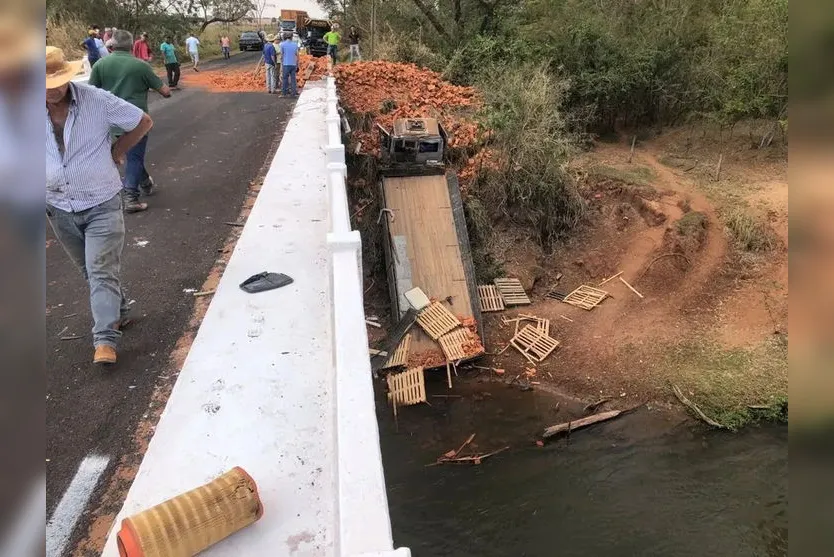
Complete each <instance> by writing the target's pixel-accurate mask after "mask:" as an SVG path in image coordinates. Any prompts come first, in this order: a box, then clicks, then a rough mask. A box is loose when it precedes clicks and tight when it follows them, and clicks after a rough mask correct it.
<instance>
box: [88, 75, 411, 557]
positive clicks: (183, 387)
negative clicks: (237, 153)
mask: <svg viewBox="0 0 834 557" xmlns="http://www.w3.org/2000/svg"><path fill="white" fill-rule="evenodd" d="M337 102H338V101H337V94H336V87H335V83H334V81H333V79H332V78H328V79H327V80H326V82H317V83H308V84H307V86H305V88H304V90H303V92H302V94H301V97H300V98H299V100H298V103H297V105H296V107H295V110H294V112H293V116H292V118H291V119H290V121H289V123H288V124H287V128H286V131H285V133H284V137H283V139H282V141H281V145H280V146H279V148H278V151H277V153H276V154H275V158H274V160H273V161H272V165H271V167H270V170H269V172H268V173H267V176H266V178H265V180H264V184H263V186H262V188H261V191H260V193H259V194H258V198H257V200H256V202H255V205H254V207H253V209H252V212H251V214H250V216H249V219H248V220H247V222H246V225H245V226H244V228H243V231H242V233H241V237H240V239H239V240H238V243H237V245H236V247H235V250H234V252H233V254H232V256H231V258H230V260H229V262H228V265H227V267H226V270H225V272H224V274H223V277H222V279H221V280H220V283H219V285H218V287H217V292H216V293H215V295H214V297H213V299H212V301H211V305H210V306H209V309H208V311H207V313H206V316H205V318H204V320H203V323H202V324H201V326H200V329H199V331H198V333H197V335H196V337H195V340H194V343H193V345H192V347H191V350H190V352H189V354H188V357H187V359H186V361H185V363H184V365H183V368H182V370H181V372H180V374H179V377H178V379H177V382H176V385H175V386H174V389H173V391H172V393H171V396H170V398H169V400H168V402H167V405H166V407H165V410H164V411H163V413H162V416H161V418H160V421H159V424H158V426H157V428H156V432H155V434H154V436H153V439H152V440H151V442H150V444H149V446H148V450H147V452H146V454H145V457H144V459H143V461H142V464H141V466H140V468H139V471H138V473H137V476H136V479H135V480H134V482H133V485H132V486H131V488H130V491H129V493H128V495H127V498H126V500H125V503H124V505H123V508H122V510H121V512H120V513H119V515H118V517H117V519H116V521H115V522H114V525H113V527H112V528H111V532H110V535H109V538H108V541H107V544H106V546H105V549H104V552H103V555H104V556H106V557H116V556H117V555H118V551H117V548H116V532H117V531H118V529H119V528H120V525H121V520H122V519H123V518H124V517H126V516H129V515H131V514H134V513H136V512H138V511H141V510H144V509H146V508H148V507H151V506H153V505H156V504H158V503H161V502H162V501H164V500H166V499H168V498H170V497H173V496H175V495H178V494H179V493H182V492H184V491H187V490H189V489H192V488H194V487H196V486H198V485H201V484H203V483H205V482H208V481H210V480H212V479H213V478H215V477H216V476H218V475H220V474H221V473H223V472H225V471H226V470H228V469H230V468H232V467H233V466H242V467H243V468H245V469H246V470H247V471H248V472H249V473H250V474H251V475H252V477H253V478H254V479H255V481H256V482H257V484H258V488H259V492H260V494H261V498H262V500H263V504H264V516H263V518H262V519H261V520H260V521H258V522H257V523H255V524H254V525H252V526H250V527H248V528H246V529H244V530H242V531H240V532H238V533H236V534H234V535H232V536H230V537H229V538H227V539H226V540H224V541H222V542H220V543H219V544H217V545H215V546H213V547H212V548H210V549H209V550H207V551H206V552H204V553H203V554H201V555H206V556H208V557H233V556H234V557H239V556H251V557H260V556H270V557H271V556H281V555H292V556H295V557H302V556H316V557H320V556H327V557H331V556H332V557H410V555H411V553H410V551H409V550H408V549H406V548H401V549H398V550H394V548H393V541H392V535H391V523H390V517H389V514H388V501H387V496H386V491H385V480H384V475H383V468H382V457H381V451H380V446H379V432H378V429H377V422H376V414H375V408H374V396H373V388H372V379H371V369H370V362H369V358H368V350H367V347H368V339H367V331H366V328H365V315H364V304H363V288H362V268H361V245H362V244H361V239H360V237H359V233H358V232H357V231H354V230H351V226H350V218H349V209H348V200H347V190H346V186H345V177H346V167H345V158H344V152H345V151H344V146H343V145H342V142H341V132H340V124H339V115H338V109H337ZM261 271H275V272H282V273H286V274H288V275H290V276H291V277H293V278H294V279H295V282H294V283H293V284H291V285H289V286H285V287H283V288H280V289H277V290H271V291H267V292H262V293H258V294H247V293H245V292H243V291H242V290H241V289H240V288H239V287H238V285H239V284H240V283H241V282H243V280H245V279H246V278H247V277H249V276H251V275H253V274H255V273H258V272H261Z"/></svg>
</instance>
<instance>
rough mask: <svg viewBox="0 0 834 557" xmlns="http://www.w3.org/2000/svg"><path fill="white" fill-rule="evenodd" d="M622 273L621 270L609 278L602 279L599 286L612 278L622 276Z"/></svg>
mask: <svg viewBox="0 0 834 557" xmlns="http://www.w3.org/2000/svg"><path fill="white" fill-rule="evenodd" d="M622 274H623V272H622V271H620V272H619V273H617V274H616V275H614V276H610V277H608V278H607V279H605V280H604V281H602V282H601V283H599V285H598V286H602V285H603V284H605V283H606V282H609V281H612V280H614V279H615V278H617V277H619V276H620V275H622Z"/></svg>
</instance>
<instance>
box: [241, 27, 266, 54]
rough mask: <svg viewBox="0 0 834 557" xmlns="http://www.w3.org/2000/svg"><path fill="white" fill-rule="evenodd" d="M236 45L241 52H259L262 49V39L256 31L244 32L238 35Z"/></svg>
mask: <svg viewBox="0 0 834 557" xmlns="http://www.w3.org/2000/svg"><path fill="white" fill-rule="evenodd" d="M238 45H239V46H240V51H241V52H243V51H244V50H258V51H260V50H263V48H264V39H263V37H261V35H260V34H259V33H258V32H257V31H244V32H243V33H241V34H240V38H239V39H238Z"/></svg>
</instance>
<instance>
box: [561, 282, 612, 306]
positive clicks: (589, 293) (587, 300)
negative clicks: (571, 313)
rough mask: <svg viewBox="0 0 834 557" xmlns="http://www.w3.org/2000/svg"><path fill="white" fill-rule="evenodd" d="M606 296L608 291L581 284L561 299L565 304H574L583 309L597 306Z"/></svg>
mask: <svg viewBox="0 0 834 557" xmlns="http://www.w3.org/2000/svg"><path fill="white" fill-rule="evenodd" d="M607 296H608V292H606V291H605V290H600V289H599V288H594V287H593V286H588V285H587V284H583V285H582V286H580V287H579V288H577V289H576V290H574V291H573V292H571V293H570V294H568V295H567V296H565V299H564V300H563V301H564V302H565V303H566V304H570V305H572V306H576V307H579V308H582V309H585V310H588V311H590V310H592V309H594V308H595V307H597V306H598V305H599V304H600V302H602V301H603V300H604V299H605V298H606V297H607Z"/></svg>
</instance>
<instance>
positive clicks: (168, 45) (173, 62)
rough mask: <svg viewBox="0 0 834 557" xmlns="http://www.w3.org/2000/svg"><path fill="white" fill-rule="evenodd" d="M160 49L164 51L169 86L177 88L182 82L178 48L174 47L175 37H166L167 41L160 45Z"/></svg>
mask: <svg viewBox="0 0 834 557" xmlns="http://www.w3.org/2000/svg"><path fill="white" fill-rule="evenodd" d="M159 50H161V51H162V57H163V59H164V61H165V72H166V73H167V74H168V87H170V88H171V89H176V88H177V84H178V83H179V82H180V61H179V60H177V50H176V49H175V48H174V39H173V38H172V37H166V38H165V41H164V42H163V43H162V44H161V45H159Z"/></svg>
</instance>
